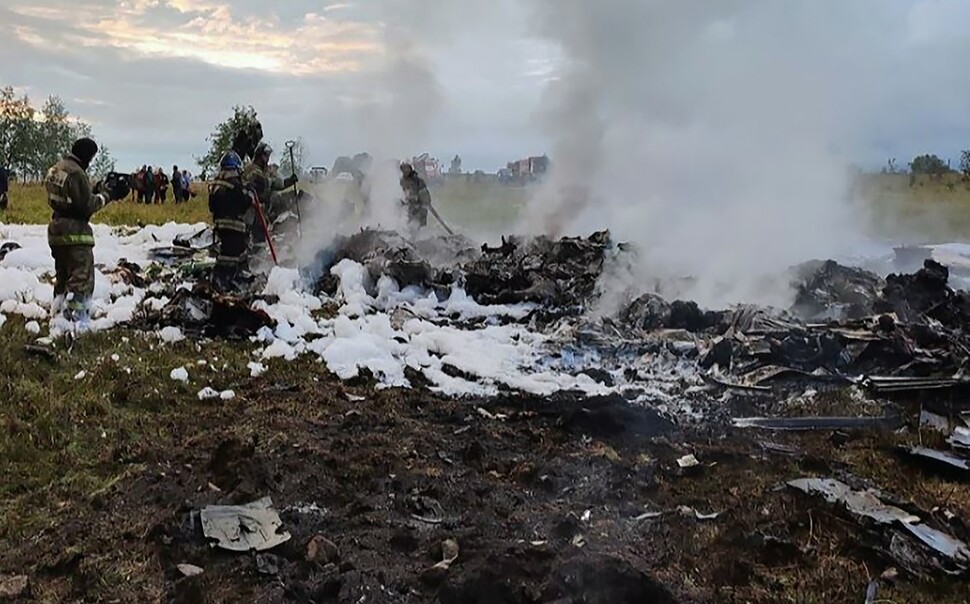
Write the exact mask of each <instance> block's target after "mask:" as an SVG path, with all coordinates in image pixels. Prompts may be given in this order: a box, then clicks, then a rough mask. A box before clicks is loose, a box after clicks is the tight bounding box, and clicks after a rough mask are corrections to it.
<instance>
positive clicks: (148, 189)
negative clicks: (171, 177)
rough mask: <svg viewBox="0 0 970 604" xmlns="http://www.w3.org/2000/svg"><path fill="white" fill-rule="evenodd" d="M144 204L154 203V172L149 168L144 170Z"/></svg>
mask: <svg viewBox="0 0 970 604" xmlns="http://www.w3.org/2000/svg"><path fill="white" fill-rule="evenodd" d="M145 203H155V171H154V170H152V167H151V166H148V168H147V169H146V170H145Z"/></svg>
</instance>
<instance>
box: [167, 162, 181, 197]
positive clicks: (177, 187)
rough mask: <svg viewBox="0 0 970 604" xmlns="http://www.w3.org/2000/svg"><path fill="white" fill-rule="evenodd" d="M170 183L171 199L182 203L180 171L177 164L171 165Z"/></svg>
mask: <svg viewBox="0 0 970 604" xmlns="http://www.w3.org/2000/svg"><path fill="white" fill-rule="evenodd" d="M169 182H171V183H172V200H173V201H175V203H182V201H184V200H183V199H182V173H181V172H179V167H178V166H172V178H171V179H170V181H169Z"/></svg>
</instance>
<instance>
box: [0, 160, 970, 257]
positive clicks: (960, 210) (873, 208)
mask: <svg viewBox="0 0 970 604" xmlns="http://www.w3.org/2000/svg"><path fill="white" fill-rule="evenodd" d="M195 188H196V191H197V193H198V195H197V197H196V198H195V199H193V200H192V201H190V202H188V203H185V204H180V205H175V204H173V203H172V202H171V201H169V202H168V203H166V204H164V205H144V204H138V203H134V202H132V201H131V200H125V201H122V202H117V203H114V204H112V205H110V206H109V207H107V208H105V209H104V210H102V211H101V212H100V213H99V214H98V215H97V216H95V218H94V222H99V223H105V224H109V225H113V226H119V225H147V224H164V223H166V222H171V221H174V222H181V223H197V222H208V221H209V219H210V216H209V210H208V193H207V191H206V187H204V186H202V185H200V184H199V183H196V185H195ZM431 192H432V196H433V198H434V203H435V207H437V208H438V210H439V211H440V213H441V214H442V216H443V217H444V218H445V220H446V221H447V222H448V223H449V224H451V225H452V226H453V227H455V228H457V229H458V230H459V231H462V230H468V231H469V232H476V231H477V232H492V233H494V232H499V231H502V230H505V229H510V228H512V226H513V225H514V224H515V221H516V218H517V217H518V215H519V212H520V210H521V209H522V208H523V207H524V206H525V205H526V203H527V201H528V199H529V196H530V194H531V192H532V189H530V188H528V187H509V186H503V185H499V184H496V183H473V182H455V181H449V182H446V183H444V184H442V185H439V186H436V187H433V188H432V190H431ZM855 193H856V198H857V199H861V200H862V201H863V203H864V204H865V209H866V210H867V211H866V212H865V214H866V220H867V222H865V223H860V225H859V228H860V231H863V232H866V233H868V234H870V235H872V236H873V237H876V238H880V239H884V240H888V241H897V242H905V243H918V242H923V243H933V242H942V241H965V240H970V185H968V184H966V183H963V182H961V181H960V178H959V176H957V175H951V176H948V177H946V178H945V179H943V180H942V181H933V180H932V179H930V178H928V177H926V178H919V179H917V180H916V182H915V183H913V185H912V186H910V181H909V176H907V175H905V174H878V175H866V176H863V177H861V178H860V179H859V180H858V181H857V183H856V188H855ZM320 203H326V202H325V201H321V202H320ZM49 218H50V209H49V208H48V206H47V201H46V197H45V194H44V189H43V187H41V186H38V185H27V186H23V185H14V186H13V187H12V189H11V191H10V207H9V208H8V210H7V211H6V212H3V213H0V222H5V223H8V224H44V223H46V222H47V221H48V219H49Z"/></svg>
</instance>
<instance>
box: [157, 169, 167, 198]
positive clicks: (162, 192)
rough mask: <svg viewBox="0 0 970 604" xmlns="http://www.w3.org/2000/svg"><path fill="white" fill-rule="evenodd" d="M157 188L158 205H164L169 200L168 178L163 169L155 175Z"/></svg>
mask: <svg viewBox="0 0 970 604" xmlns="http://www.w3.org/2000/svg"><path fill="white" fill-rule="evenodd" d="M155 188H156V189H157V190H158V203H160V204H162V203H165V201H166V200H167V199H168V176H166V175H165V172H164V171H163V170H162V168H161V167H159V168H158V172H157V173H156V174H155Z"/></svg>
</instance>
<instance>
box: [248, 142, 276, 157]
mask: <svg viewBox="0 0 970 604" xmlns="http://www.w3.org/2000/svg"><path fill="white" fill-rule="evenodd" d="M272 154H273V148H272V147H270V146H269V144H267V143H259V144H258V145H256V151H255V153H254V154H253V157H259V156H260V155H272Z"/></svg>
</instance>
